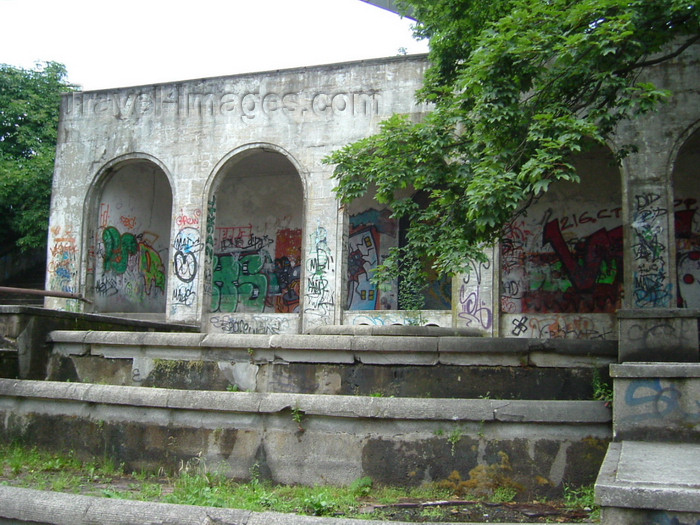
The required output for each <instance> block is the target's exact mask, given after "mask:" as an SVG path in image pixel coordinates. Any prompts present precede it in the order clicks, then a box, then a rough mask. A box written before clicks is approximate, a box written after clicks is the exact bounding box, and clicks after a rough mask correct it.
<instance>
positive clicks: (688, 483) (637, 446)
mask: <svg viewBox="0 0 700 525" xmlns="http://www.w3.org/2000/svg"><path fill="white" fill-rule="evenodd" d="M595 490H596V500H597V503H598V504H599V505H600V506H601V507H602V515H601V523H604V524H606V525H607V524H609V525H635V524H637V523H669V524H677V525H696V524H698V523H700V444H698V443H659V442H642V441H622V442H619V443H611V444H610V447H609V449H608V453H607V455H606V457H605V461H604V463H603V466H602V468H601V470H600V474H599V476H598V480H597V481H596V487H595Z"/></svg>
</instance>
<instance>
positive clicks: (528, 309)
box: [46, 46, 700, 339]
mask: <svg viewBox="0 0 700 525" xmlns="http://www.w3.org/2000/svg"><path fill="white" fill-rule="evenodd" d="M694 47H695V48H697V47H698V46H694ZM697 65H698V52H697V49H695V50H694V52H693V50H689V51H688V52H686V53H685V54H683V55H682V56H681V57H680V58H678V59H676V60H674V61H673V62H672V63H667V64H664V65H661V66H658V67H657V68H655V69H654V70H653V71H652V72H650V73H649V75H650V77H651V78H650V79H651V80H653V81H655V82H656V83H657V84H658V85H659V86H661V87H665V88H669V89H672V90H673V93H674V95H673V97H672V98H671V100H670V102H669V103H668V104H665V105H663V106H662V107H661V109H660V111H659V112H657V113H654V114H650V115H646V116H644V117H642V118H639V119H638V120H635V121H634V122H629V123H627V124H625V125H624V126H623V127H621V128H620V129H619V130H618V133H617V134H616V136H615V138H614V142H612V143H611V144H610V145H609V149H608V150H605V151H594V152H589V153H586V154H582V155H581V156H580V157H579V158H578V159H576V163H577V165H578V166H580V173H581V178H582V182H581V184H580V185H565V184H561V185H558V186H555V187H553V188H552V190H551V191H550V192H549V193H548V194H547V195H545V196H544V197H542V198H541V199H540V200H538V201H537V202H535V203H534V204H533V205H532V206H531V208H530V209H529V211H528V213H527V214H526V215H525V216H524V217H521V218H519V219H518V220H517V221H516V222H514V223H513V224H511V225H510V227H509V230H508V233H507V235H506V237H505V239H504V240H503V242H502V243H501V245H500V246H499V247H497V248H495V249H490V263H488V264H483V265H476V266H475V267H474V268H473V271H472V272H471V273H470V275H468V276H459V277H457V278H454V279H453V280H452V282H451V283H450V282H449V281H447V280H444V279H443V280H437V281H436V282H435V283H433V285H432V286H431V287H430V288H429V290H428V293H427V296H428V298H429V300H428V305H429V308H431V309H430V310H425V311H422V312H420V313H410V314H409V313H406V312H402V311H401V310H400V306H401V305H399V304H398V303H397V293H396V286H394V287H393V288H392V289H391V290H389V291H385V290H381V291H380V290H379V289H377V287H376V286H374V285H373V284H372V283H371V282H370V281H369V275H370V274H371V271H372V268H373V267H374V266H376V264H377V263H378V261H381V260H382V258H383V257H384V256H385V254H386V253H387V251H388V249H389V248H390V247H392V246H396V245H397V244H398V243H400V242H401V234H402V232H401V229H402V228H401V226H402V225H399V224H398V223H397V222H396V221H394V220H393V219H391V218H390V216H389V213H390V212H389V210H387V209H385V208H384V207H382V206H381V205H379V204H378V203H376V202H374V201H373V200H372V199H371V198H367V199H364V200H361V201H358V202H355V203H353V204H352V205H351V206H350V207H349V208H348V209H345V208H341V207H340V206H339V204H338V202H337V201H336V199H335V198H334V193H333V191H332V190H333V185H334V182H333V180H332V179H331V174H332V170H333V167H332V166H328V165H325V164H323V163H322V159H323V158H324V157H325V156H326V155H327V154H328V153H330V152H331V151H333V150H334V149H337V148H339V147H341V146H343V145H345V144H347V143H349V142H351V141H354V140H357V139H359V138H362V137H365V136H367V135H369V134H371V133H373V132H375V131H377V129H378V124H379V123H380V122H381V121H382V119H384V118H385V117H387V116H388V115H390V114H392V113H408V114H411V115H413V116H414V117H415V118H416V119H419V118H421V115H422V114H423V113H424V112H425V111H429V108H427V107H422V106H418V105H416V103H415V102H414V96H413V94H414V91H415V90H416V88H418V87H419V86H420V84H421V79H422V76H423V73H424V70H425V68H426V66H427V62H426V57H425V56H409V57H395V58H388V59H382V60H371V61H363V62H356V63H347V64H335V65H330V66H319V67H312V68H303V69H293V70H286V71H272V72H265V73H255V74H249V75H239V76H232V77H222V78H212V79H204V80H193V81H186V82H177V83H172V84H161V85H152V86H140V87H131V88H124V89H114V90H107V91H97V92H77V93H73V94H69V95H66V96H65V97H64V99H63V104H62V109H61V124H60V132H59V139H58V151H57V160H56V169H55V176H54V187H53V201H52V211H51V224H50V238H49V253H48V260H49V263H48V268H47V278H46V281H47V289H50V290H54V291H64V292H72V293H76V294H80V295H82V296H84V297H86V298H88V299H90V300H92V301H93V303H94V304H93V305H92V306H88V305H87V304H86V303H81V302H79V301H77V300H72V299H57V298H51V299H48V300H47V302H46V306H48V307H50V308H53V309H63V310H82V311H95V312H109V313H113V314H120V315H121V314H123V315H132V316H133V315H134V314H138V317H139V318H157V319H159V320H165V321H168V322H179V323H188V324H192V325H195V326H198V327H200V328H201V329H202V331H206V332H224V333H261V334H276V333H299V332H308V331H309V330H310V329H311V328H312V327H314V326H318V325H328V324H334V325H337V324H348V325H352V324H415V323H416V322H418V323H420V324H432V325H438V326H452V327H471V328H478V329H481V330H483V331H484V333H485V334H486V335H491V336H501V337H538V338H551V337H565V338H578V339H594V338H598V339H617V338H618V330H617V324H616V323H617V316H616V312H617V311H620V312H622V314H623V316H624V312H626V311H628V310H636V309H648V308H652V309H659V308H662V309H669V308H670V309H675V308H677V307H698V306H700V284H699V281H698V273H699V271H700V257H699V256H698V254H699V253H700V217H698V214H697V202H698V199H699V198H700V188H699V186H700V184H699V183H698V176H697V175H698V174H697V166H698V165H700V158H699V157H700V131H698V128H700V121H699V120H698V117H699V115H700V98H699V97H698V96H697V92H696V88H697V85H698V84H699V83H700V68H698V67H697ZM629 143H635V144H637V145H638V146H639V151H638V152H637V153H635V154H633V155H630V156H629V157H627V158H626V159H625V160H624V161H623V162H622V164H621V165H620V166H619V167H618V166H617V165H616V164H615V163H614V162H613V158H614V155H615V153H616V152H617V151H618V150H619V149H620V148H621V147H623V146H624V145H626V144H629ZM450 284H451V286H450ZM633 317H634V315H633Z"/></svg>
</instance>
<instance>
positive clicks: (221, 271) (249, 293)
mask: <svg viewBox="0 0 700 525" xmlns="http://www.w3.org/2000/svg"><path fill="white" fill-rule="evenodd" d="M264 263H265V262H264V259H263V257H262V256H261V255H260V254H252V255H246V256H244V257H241V258H240V259H236V258H234V257H232V256H230V255H215V256H214V276H213V283H214V286H213V287H212V297H211V299H212V305H211V307H212V311H214V312H235V311H236V310H237V309H238V305H239V303H240V304H241V305H242V306H244V307H245V308H246V310H248V311H250V310H254V311H258V312H262V311H263V310H264V309H265V297H266V296H267V288H268V280H267V277H266V276H265V275H264V274H262V273H260V271H261V270H262V269H263V266H264Z"/></svg>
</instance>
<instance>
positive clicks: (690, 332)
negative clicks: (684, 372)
mask: <svg viewBox="0 0 700 525" xmlns="http://www.w3.org/2000/svg"><path fill="white" fill-rule="evenodd" d="M617 317H618V323H619V329H620V335H619V338H618V340H619V352H620V354H619V361H620V362H621V363H625V362H628V361H647V362H648V361H655V362H681V361H683V362H691V363H697V362H698V361H700V343H699V341H698V319H699V318H700V310H698V309H696V308H687V309H680V308H679V309H656V308H646V309H641V308H638V309H634V310H620V311H618V312H617Z"/></svg>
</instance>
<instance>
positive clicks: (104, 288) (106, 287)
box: [95, 276, 119, 297]
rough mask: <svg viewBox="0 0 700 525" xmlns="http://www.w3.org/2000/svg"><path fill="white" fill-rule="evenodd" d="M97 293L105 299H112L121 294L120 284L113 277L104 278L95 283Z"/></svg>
mask: <svg viewBox="0 0 700 525" xmlns="http://www.w3.org/2000/svg"><path fill="white" fill-rule="evenodd" d="M95 293H96V294H97V295H102V296H104V297H111V296H113V295H117V294H118V293H119V283H118V282H117V280H116V279H115V278H113V277H106V276H103V277H102V278H101V279H98V280H97V281H95Z"/></svg>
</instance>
